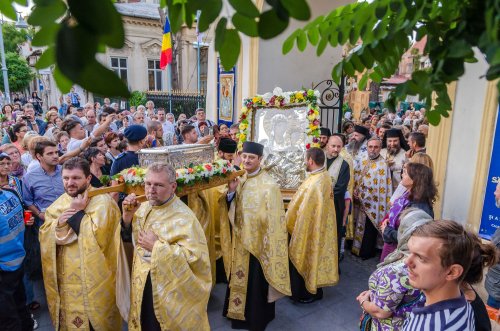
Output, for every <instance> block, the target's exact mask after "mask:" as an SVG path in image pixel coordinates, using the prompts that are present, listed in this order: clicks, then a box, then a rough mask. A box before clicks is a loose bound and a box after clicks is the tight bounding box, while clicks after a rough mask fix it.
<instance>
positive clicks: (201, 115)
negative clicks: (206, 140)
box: [193, 108, 215, 136]
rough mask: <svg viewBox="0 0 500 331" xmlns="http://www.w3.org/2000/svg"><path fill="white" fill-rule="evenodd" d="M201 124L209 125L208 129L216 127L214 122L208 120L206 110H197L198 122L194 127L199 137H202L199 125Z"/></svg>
mask: <svg viewBox="0 0 500 331" xmlns="http://www.w3.org/2000/svg"><path fill="white" fill-rule="evenodd" d="M201 122H205V123H207V127H212V126H214V125H215V123H214V122H212V121H211V120H209V119H207V114H205V109H203V108H198V109H196V122H194V123H193V125H194V127H195V129H196V132H197V133H198V135H199V136H201V132H200V129H199V128H198V124H199V123H201Z"/></svg>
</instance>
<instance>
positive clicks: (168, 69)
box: [167, 63, 172, 113]
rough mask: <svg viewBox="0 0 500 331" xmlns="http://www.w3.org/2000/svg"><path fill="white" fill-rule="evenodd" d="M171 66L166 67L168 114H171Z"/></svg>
mask: <svg viewBox="0 0 500 331" xmlns="http://www.w3.org/2000/svg"><path fill="white" fill-rule="evenodd" d="M171 66H172V64H171V63H169V64H168V65H167V79H168V112H169V113H171V112H172V68H171Z"/></svg>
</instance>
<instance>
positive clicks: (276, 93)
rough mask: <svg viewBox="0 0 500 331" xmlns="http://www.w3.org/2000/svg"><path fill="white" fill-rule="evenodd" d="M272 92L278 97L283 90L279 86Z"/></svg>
mask: <svg viewBox="0 0 500 331" xmlns="http://www.w3.org/2000/svg"><path fill="white" fill-rule="evenodd" d="M273 94H274V95H276V96H278V97H280V96H282V95H283V90H282V89H281V87H275V88H274V90H273Z"/></svg>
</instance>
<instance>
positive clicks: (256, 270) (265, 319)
mask: <svg viewBox="0 0 500 331" xmlns="http://www.w3.org/2000/svg"><path fill="white" fill-rule="evenodd" d="M230 291H231V290H230V288H229V285H228V286H227V290H226V298H225V300H224V311H223V316H224V317H227V309H228V307H229V293H230ZM268 293H269V283H268V282H267V280H266V278H265V277H264V271H263V270H262V267H261V265H260V263H259V260H257V258H256V257H255V256H253V255H252V254H250V262H249V270H248V285H247V298H246V305H245V319H246V320H245V321H240V320H236V319H232V318H229V319H230V320H231V327H232V328H233V329H246V330H251V331H260V330H265V328H266V326H267V324H268V323H269V322H271V321H272V320H273V319H274V315H275V305H274V302H267V297H268Z"/></svg>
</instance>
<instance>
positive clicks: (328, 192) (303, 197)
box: [285, 137, 349, 303]
mask: <svg viewBox="0 0 500 331" xmlns="http://www.w3.org/2000/svg"><path fill="white" fill-rule="evenodd" d="M332 138H333V137H332ZM305 158H306V162H305V163H306V170H307V171H308V172H309V174H310V175H309V176H308V177H307V179H306V180H305V181H304V182H303V183H302V185H300V187H299V189H298V190H297V192H296V193H295V195H294V196H293V198H292V201H291V202H290V204H289V205H288V210H287V212H286V218H285V221H286V225H287V230H288V233H289V235H290V243H289V247H288V250H289V254H290V282H291V288H292V297H291V298H292V300H294V301H297V302H300V303H310V302H313V301H315V300H320V299H322V298H323V290H322V289H321V288H322V287H326V286H333V285H335V284H336V283H337V282H338V280H339V268H338V258H337V256H338V248H339V245H337V242H338V241H339V238H338V237H337V226H336V223H337V221H336V217H335V208H334V203H333V193H332V180H331V178H330V174H329V173H328V172H327V171H326V168H325V153H324V152H323V150H322V149H320V148H310V149H308V150H307V151H306V157H305ZM343 162H345V161H343ZM347 174H349V169H347ZM345 186H346V187H347V183H346V184H345ZM342 198H343V197H342ZM342 212H343V210H342Z"/></svg>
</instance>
